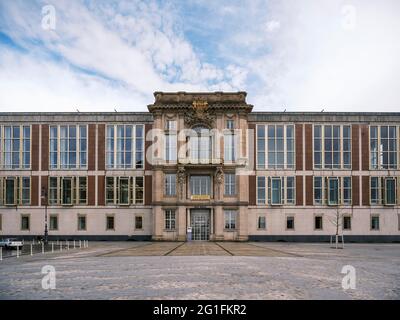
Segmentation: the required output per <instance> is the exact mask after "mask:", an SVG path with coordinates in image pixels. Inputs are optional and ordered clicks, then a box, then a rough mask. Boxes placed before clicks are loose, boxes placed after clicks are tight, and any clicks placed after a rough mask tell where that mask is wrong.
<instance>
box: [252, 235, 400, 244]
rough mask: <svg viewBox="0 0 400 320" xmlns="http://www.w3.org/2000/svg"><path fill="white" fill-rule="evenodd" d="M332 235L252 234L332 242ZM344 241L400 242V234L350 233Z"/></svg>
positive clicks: (259, 238) (256, 237)
mask: <svg viewBox="0 0 400 320" xmlns="http://www.w3.org/2000/svg"><path fill="white" fill-rule="evenodd" d="M330 238H331V237H330V235H291V236H290V235H288V236H287V235H250V236H249V239H248V240H249V241H260V242H330ZM344 243H345V244H346V243H400V235H348V236H346V235H345V236H344Z"/></svg>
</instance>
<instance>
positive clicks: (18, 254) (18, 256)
mask: <svg viewBox="0 0 400 320" xmlns="http://www.w3.org/2000/svg"><path fill="white" fill-rule="evenodd" d="M17 258H19V247H18V246H17Z"/></svg>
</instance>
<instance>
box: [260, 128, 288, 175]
mask: <svg viewBox="0 0 400 320" xmlns="http://www.w3.org/2000/svg"><path fill="white" fill-rule="evenodd" d="M266 142H267V151H268V155H267V156H266ZM257 168H259V169H265V168H269V169H294V126H293V125H257Z"/></svg>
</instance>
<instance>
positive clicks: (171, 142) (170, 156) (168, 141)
mask: <svg viewBox="0 0 400 320" xmlns="http://www.w3.org/2000/svg"><path fill="white" fill-rule="evenodd" d="M176 155H177V138H176V133H174V132H172V131H169V132H168V133H166V134H165V160H166V161H176Z"/></svg>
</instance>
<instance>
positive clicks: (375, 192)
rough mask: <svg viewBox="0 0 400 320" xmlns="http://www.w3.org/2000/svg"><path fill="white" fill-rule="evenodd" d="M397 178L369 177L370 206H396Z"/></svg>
mask: <svg viewBox="0 0 400 320" xmlns="http://www.w3.org/2000/svg"><path fill="white" fill-rule="evenodd" d="M396 186H397V177H371V178H370V203H371V205H382V204H384V205H395V204H397V188H396Z"/></svg>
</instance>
